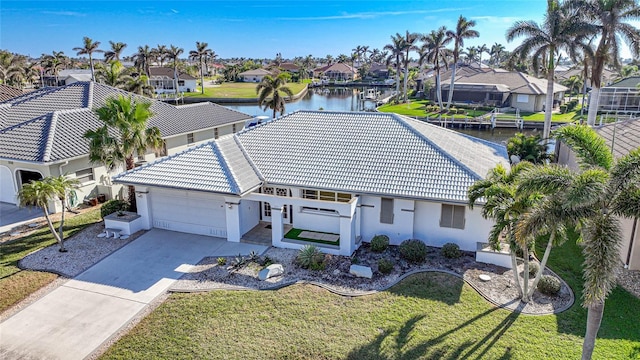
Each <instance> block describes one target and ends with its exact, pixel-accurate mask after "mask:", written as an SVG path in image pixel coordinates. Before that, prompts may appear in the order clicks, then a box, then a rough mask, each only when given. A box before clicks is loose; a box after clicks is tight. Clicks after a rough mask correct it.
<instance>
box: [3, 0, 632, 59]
mask: <svg viewBox="0 0 640 360" xmlns="http://www.w3.org/2000/svg"><path fill="white" fill-rule="evenodd" d="M546 3H547V1H546V0H475V1H466V0H465V1H462V0H450V1H433V0H423V1H406V0H386V1H383V0H355V1H333V0H329V1H319V0H313V1H305V0H279V1H266V0H265V1H244V0H231V1H230V0H225V1H180V0H173V1H166V0H153V1H147V0H129V1H123V0H111V1H94V0H85V1H65V0H63V1H55V0H53V1H28V0H20V1H10V0H1V1H0V49H4V50H9V51H11V52H17V53H21V54H25V55H29V56H32V57H39V56H40V55H41V54H43V53H46V54H50V53H51V52H52V51H64V53H65V54H66V55H69V56H72V57H73V56H76V52H75V51H73V50H72V49H73V48H74V47H79V46H81V45H82V38H83V37H84V36H88V37H90V38H92V39H93V40H94V41H100V42H101V45H100V48H101V49H103V50H106V49H109V40H111V41H114V42H124V43H126V44H128V47H127V48H126V49H125V50H124V52H123V55H125V56H127V55H131V54H133V53H135V52H136V49H137V48H138V46H140V45H149V46H151V47H155V46H157V45H158V44H162V45H170V44H173V45H176V46H179V47H182V48H184V50H185V54H188V52H189V51H190V50H193V49H195V43H196V41H200V42H207V43H208V44H209V48H211V49H212V50H213V51H215V53H216V54H218V57H220V58H233V57H245V58H274V57H275V55H276V53H281V54H282V56H283V57H284V58H285V59H286V58H293V57H296V56H306V55H309V54H311V55H313V56H315V57H325V56H326V55H328V54H330V55H332V56H334V57H337V56H338V55H339V54H347V55H348V54H350V53H351V52H352V49H354V48H355V47H356V46H358V45H362V46H365V45H366V46H369V48H370V49H374V48H379V49H382V48H383V47H384V45H385V44H388V43H389V42H390V37H391V35H393V34H395V33H401V34H404V33H405V31H406V30H408V31H410V32H417V33H423V34H424V33H428V32H430V31H431V30H434V29H437V28H438V27H440V26H446V27H447V28H454V27H455V24H456V22H457V19H458V17H459V16H460V15H462V16H464V17H466V18H467V19H470V20H474V21H476V27H475V29H476V30H478V31H479V32H480V37H479V38H476V39H470V40H467V41H465V47H468V46H477V45H481V44H487V46H488V47H491V45H492V44H494V43H496V42H497V43H501V44H503V45H504V46H505V47H506V48H507V50H512V49H513V48H515V47H516V46H517V45H518V44H519V43H520V41H519V40H517V39H516V40H515V41H513V42H512V43H507V41H506V39H505V36H504V34H505V32H506V30H507V28H509V27H510V26H511V25H512V24H513V23H514V22H515V21H517V20H534V21H537V22H541V21H542V19H543V14H544V11H545V8H546ZM98 56H99V57H100V55H98ZM185 56H186V55H185ZM485 56H486V55H485ZM414 57H416V56H415V55H414ZM622 57H623V58H627V57H630V54H629V52H628V50H627V49H626V48H625V49H624V50H623V52H622Z"/></svg>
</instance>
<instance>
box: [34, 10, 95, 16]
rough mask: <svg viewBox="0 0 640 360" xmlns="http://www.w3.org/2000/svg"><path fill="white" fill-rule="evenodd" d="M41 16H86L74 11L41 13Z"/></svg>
mask: <svg viewBox="0 0 640 360" xmlns="http://www.w3.org/2000/svg"><path fill="white" fill-rule="evenodd" d="M41 13H42V14H46V15H56V16H87V14H84V13H80V12H76V11H41Z"/></svg>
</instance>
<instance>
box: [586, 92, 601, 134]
mask: <svg viewBox="0 0 640 360" xmlns="http://www.w3.org/2000/svg"><path fill="white" fill-rule="evenodd" d="M599 98H600V87H599V86H598V87H596V86H595V85H593V86H592V87H591V94H590V95H589V112H588V113H587V125H589V126H594V125H595V124H596V116H597V115H598V100H600V99H599Z"/></svg>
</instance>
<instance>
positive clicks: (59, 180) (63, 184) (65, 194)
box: [50, 175, 80, 239]
mask: <svg viewBox="0 0 640 360" xmlns="http://www.w3.org/2000/svg"><path fill="white" fill-rule="evenodd" d="M50 181H51V184H52V185H53V188H54V189H55V191H56V195H57V196H58V200H60V203H61V204H62V211H61V216H60V225H59V226H58V233H59V235H60V239H64V217H65V214H66V211H65V210H66V209H67V206H68V204H67V199H68V198H69V195H70V194H71V192H72V191H74V190H76V189H77V188H78V187H79V186H80V181H79V180H78V179H70V178H67V177H66V176H64V175H61V176H57V177H53V178H51V179H50Z"/></svg>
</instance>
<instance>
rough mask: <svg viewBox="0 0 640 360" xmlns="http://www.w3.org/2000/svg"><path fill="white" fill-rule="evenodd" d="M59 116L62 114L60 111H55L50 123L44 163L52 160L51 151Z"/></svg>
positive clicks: (43, 155)
mask: <svg viewBox="0 0 640 360" xmlns="http://www.w3.org/2000/svg"><path fill="white" fill-rule="evenodd" d="M58 114H60V112H59V111H54V112H52V113H51V120H50V121H49V131H48V133H47V141H46V143H45V146H44V152H43V154H42V161H43V162H49V160H51V149H52V148H53V139H54V137H55V133H56V125H57V123H58Z"/></svg>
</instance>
